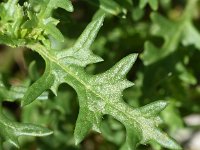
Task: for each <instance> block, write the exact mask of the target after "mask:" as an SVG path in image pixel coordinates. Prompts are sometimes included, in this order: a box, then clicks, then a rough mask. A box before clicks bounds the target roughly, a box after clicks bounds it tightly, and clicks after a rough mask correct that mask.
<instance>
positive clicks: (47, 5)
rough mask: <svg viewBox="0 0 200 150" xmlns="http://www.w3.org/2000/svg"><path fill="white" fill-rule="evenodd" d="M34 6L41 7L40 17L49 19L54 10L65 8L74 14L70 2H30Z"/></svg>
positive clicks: (64, 0)
mask: <svg viewBox="0 0 200 150" xmlns="http://www.w3.org/2000/svg"><path fill="white" fill-rule="evenodd" d="M30 3H31V4H32V5H33V6H40V17H43V18H47V17H50V16H51V13H52V11H53V10H54V9H57V8H59V7H60V8H63V9H65V10H66V11H69V12H72V11H73V6H72V3H71V1H70V0H30Z"/></svg>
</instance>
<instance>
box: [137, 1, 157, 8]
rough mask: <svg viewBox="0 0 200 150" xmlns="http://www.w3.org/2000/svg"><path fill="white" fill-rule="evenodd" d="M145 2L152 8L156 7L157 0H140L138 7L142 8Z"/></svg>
mask: <svg viewBox="0 0 200 150" xmlns="http://www.w3.org/2000/svg"><path fill="white" fill-rule="evenodd" d="M147 4H149V5H150V6H151V8H152V9H153V10H157V9H158V0H140V4H139V5H140V8H144V7H145V6H146V5H147Z"/></svg>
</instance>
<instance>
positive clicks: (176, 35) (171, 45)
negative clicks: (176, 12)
mask: <svg viewBox="0 0 200 150" xmlns="http://www.w3.org/2000/svg"><path fill="white" fill-rule="evenodd" d="M151 19H152V21H153V23H154V25H153V27H152V33H153V34H154V35H156V36H161V37H163V39H164V44H163V45H162V47H161V48H158V47H156V46H155V45H154V44H152V43H150V42H146V43H145V50H144V53H143V54H142V55H141V58H142V59H143V62H144V64H145V65H150V64H153V63H155V62H156V61H159V60H161V59H163V58H165V57H167V56H168V55H170V54H171V53H173V52H174V51H176V49H177V47H178V45H179V43H183V45H184V46H188V45H194V46H195V47H196V48H197V49H198V50H200V44H199V40H200V34H199V33H198V32H197V30H196V29H195V27H194V26H193V25H192V23H191V19H190V18H187V17H184V16H183V19H181V20H180V21H177V22H173V21H170V20H167V19H166V18H164V17H163V16H161V15H159V14H158V13H152V14H151Z"/></svg>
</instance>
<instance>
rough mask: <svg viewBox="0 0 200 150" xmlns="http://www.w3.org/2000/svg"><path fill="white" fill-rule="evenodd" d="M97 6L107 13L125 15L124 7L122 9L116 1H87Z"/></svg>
mask: <svg viewBox="0 0 200 150" xmlns="http://www.w3.org/2000/svg"><path fill="white" fill-rule="evenodd" d="M85 1H87V2H89V3H91V4H93V5H95V6H98V7H99V8H100V9H102V10H103V11H104V12H105V13H108V14H112V15H118V14H120V13H123V7H121V6H120V5H119V4H118V3H117V2H115V1H114V0H109V1H108V0H85Z"/></svg>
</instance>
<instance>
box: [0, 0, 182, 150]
mask: <svg viewBox="0 0 200 150" xmlns="http://www.w3.org/2000/svg"><path fill="white" fill-rule="evenodd" d="M58 7H61V8H63V9H65V10H67V11H73V7H72V4H71V2H70V1H69V0H30V1H29V2H25V3H24V5H23V6H20V5H19V4H18V0H8V1H7V2H5V3H1V4H0V19H1V20H0V43H1V44H5V45H8V46H11V47H26V48H29V49H32V50H34V51H36V52H37V53H39V54H40V55H41V56H42V58H43V59H44V60H45V63H46V68H45V72H44V74H43V75H42V77H41V78H40V79H38V80H37V81H36V82H35V83H33V84H32V85H31V86H30V87H29V88H28V89H27V91H26V93H25V95H24V97H23V98H22V100H21V105H22V106H26V105H29V104H30V105H31V102H33V101H34V100H35V99H37V98H38V97H39V96H40V95H41V94H42V93H43V92H44V91H45V90H47V89H51V90H52V91H53V92H54V93H55V95H56V93H57V89H58V86H59V85H60V84H62V83H67V84H69V85H70V86H71V87H73V88H74V89H75V91H76V92H77V95H78V99H79V105H80V110H79V115H78V119H77V122H76V127H75V131H74V138H75V144H79V143H80V142H81V141H82V140H83V139H84V138H85V137H86V135H87V134H88V132H89V131H90V130H94V131H97V132H101V131H100V124H101V121H102V117H103V115H105V114H106V115H111V116H112V117H114V118H115V119H117V120H118V121H120V122H121V123H122V124H123V125H124V126H125V128H126V141H125V144H124V145H123V146H122V149H123V150H133V149H135V148H136V146H137V145H138V144H147V143H149V142H150V141H154V142H157V143H159V144H160V145H161V146H163V147H166V148H169V149H180V147H179V145H178V144H176V142H174V141H173V140H172V139H171V138H170V137H169V136H168V135H166V133H164V132H162V131H161V130H160V129H159V127H158V125H159V124H160V123H161V119H160V117H159V113H160V112H161V111H162V110H163V109H164V108H165V107H166V106H167V103H166V102H165V101H157V102H154V103H151V104H149V105H146V106H144V107H141V108H132V107H131V106H129V105H128V104H126V103H125V102H124V101H123V99H122V92H123V90H124V89H126V88H128V87H130V86H132V85H133V83H132V82H130V81H128V80H127V79H126V74H127V73H128V71H129V70H130V69H131V67H132V65H133V64H134V62H135V60H136V58H137V54H130V55H128V56H127V57H125V58H123V59H122V60H121V61H119V62H118V63H117V64H116V65H115V66H113V67H112V68H111V69H109V70H108V71H106V72H104V73H100V74H97V75H92V74H88V73H87V72H86V71H85V70H84V68H85V67H86V66H87V65H89V64H93V63H97V62H101V61H103V59H102V58H100V57H99V56H96V55H95V54H93V53H92V51H91V50H90V46H91V44H92V43H93V41H94V39H95V37H96V35H97V32H98V31H99V29H100V27H101V26H102V25H103V20H104V15H97V16H96V17H94V18H93V20H92V21H91V23H90V24H89V25H88V26H87V27H86V29H85V30H84V31H83V33H82V34H81V36H80V37H79V38H78V40H77V41H76V42H75V44H74V45H73V46H72V47H71V48H68V49H63V50H58V49H56V48H52V46H51V44H52V41H53V40H56V41H60V42H62V41H63V40H64V37H63V35H62V34H61V32H60V31H59V30H58V29H57V28H56V25H57V23H58V20H56V19H54V18H53V17H52V16H51V14H52V11H53V9H56V8H58ZM14 16H15V17H14ZM49 37H52V38H53V40H52V38H49ZM1 86H3V84H1ZM0 92H1V91H0ZM0 116H1V117H0V136H1V138H3V139H4V140H8V141H10V142H11V143H13V144H14V145H15V146H17V147H19V144H18V140H17V138H18V137H19V136H22V135H23V136H45V135H49V134H51V133H52V132H51V131H49V130H48V129H46V128H44V127H40V126H38V125H32V124H25V123H17V122H13V121H10V120H9V119H8V118H6V116H5V115H4V114H3V112H2V109H1V111H0Z"/></svg>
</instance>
